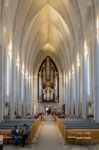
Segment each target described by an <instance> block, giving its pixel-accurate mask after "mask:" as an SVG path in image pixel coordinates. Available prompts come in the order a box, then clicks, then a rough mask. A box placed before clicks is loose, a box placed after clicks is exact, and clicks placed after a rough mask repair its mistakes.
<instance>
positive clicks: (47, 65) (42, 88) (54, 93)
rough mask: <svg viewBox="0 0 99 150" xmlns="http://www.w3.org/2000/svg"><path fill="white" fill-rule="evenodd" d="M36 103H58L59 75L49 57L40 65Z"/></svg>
mask: <svg viewBox="0 0 99 150" xmlns="http://www.w3.org/2000/svg"><path fill="white" fill-rule="evenodd" d="M38 101H39V102H41V103H44V102H45V103H46V102H49V103H51V102H52V103H57V102H59V73H58V70H57V67H56V65H55V64H54V62H53V61H52V59H51V58H50V57H49V56H47V57H46V58H45V60H44V61H43V63H42V64H41V66H40V69H39V73H38Z"/></svg>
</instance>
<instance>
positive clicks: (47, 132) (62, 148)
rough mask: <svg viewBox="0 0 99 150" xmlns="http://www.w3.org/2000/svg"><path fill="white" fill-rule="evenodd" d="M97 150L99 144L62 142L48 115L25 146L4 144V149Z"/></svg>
mask: <svg viewBox="0 0 99 150" xmlns="http://www.w3.org/2000/svg"><path fill="white" fill-rule="evenodd" d="M17 149H18V150H21V149H25V150H99V144H97V145H90V146H80V145H69V144H64V140H63V138H62V136H61V135H60V132H59V130H58V128H57V126H56V124H55V123H54V122H53V120H52V118H51V117H50V116H49V117H47V118H46V121H44V122H43V123H42V125H41V127H40V129H39V130H38V132H37V134H36V136H35V139H34V140H33V143H32V144H27V145H26V146H25V148H22V147H21V146H14V145H4V150H17Z"/></svg>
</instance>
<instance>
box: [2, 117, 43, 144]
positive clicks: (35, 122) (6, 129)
mask: <svg viewBox="0 0 99 150" xmlns="http://www.w3.org/2000/svg"><path fill="white" fill-rule="evenodd" d="M41 121H42V118H41V116H40V117H39V118H37V119H14V120H8V121H7V122H6V123H1V124H0V135H3V140H4V143H12V137H11V132H12V129H13V127H14V126H15V125H18V126H19V128H20V135H21V133H22V126H23V125H24V124H27V125H28V126H29V127H30V128H31V132H30V135H29V136H28V139H27V141H28V142H29V143H31V142H32V141H33V138H34V136H35V134H36V132H37V130H38V128H39V126H40V124H41Z"/></svg>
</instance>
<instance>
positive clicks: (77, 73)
mask: <svg viewBox="0 0 99 150" xmlns="http://www.w3.org/2000/svg"><path fill="white" fill-rule="evenodd" d="M77 67H78V68H77V69H76V105H75V115H76V116H79V106H80V70H79V69H80V68H79V66H77Z"/></svg>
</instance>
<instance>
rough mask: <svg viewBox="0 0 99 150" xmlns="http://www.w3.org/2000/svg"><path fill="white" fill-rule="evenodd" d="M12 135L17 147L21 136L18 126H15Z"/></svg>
mask: <svg viewBox="0 0 99 150" xmlns="http://www.w3.org/2000/svg"><path fill="white" fill-rule="evenodd" d="M11 134H12V139H13V140H14V142H15V145H17V144H18V143H20V141H21V136H20V135H19V127H18V126H17V125H15V126H14V128H13V130H12V133H11Z"/></svg>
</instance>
